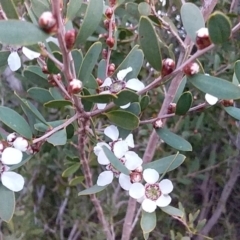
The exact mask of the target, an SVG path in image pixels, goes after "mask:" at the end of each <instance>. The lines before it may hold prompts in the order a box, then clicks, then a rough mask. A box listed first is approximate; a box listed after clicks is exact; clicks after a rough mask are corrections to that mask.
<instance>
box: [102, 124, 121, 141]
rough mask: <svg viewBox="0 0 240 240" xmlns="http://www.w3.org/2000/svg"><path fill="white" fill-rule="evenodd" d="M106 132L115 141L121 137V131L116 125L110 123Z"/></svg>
mask: <svg viewBox="0 0 240 240" xmlns="http://www.w3.org/2000/svg"><path fill="white" fill-rule="evenodd" d="M104 134H105V135H106V136H107V137H109V138H111V139H112V140H113V141H116V140H118V137H119V131H118V128H117V127H116V126H114V125H110V126H108V127H106V128H105V129H104Z"/></svg>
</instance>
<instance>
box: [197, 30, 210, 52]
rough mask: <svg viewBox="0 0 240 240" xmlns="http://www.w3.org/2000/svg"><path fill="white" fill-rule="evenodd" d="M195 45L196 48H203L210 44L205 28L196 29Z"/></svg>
mask: <svg viewBox="0 0 240 240" xmlns="http://www.w3.org/2000/svg"><path fill="white" fill-rule="evenodd" d="M196 45H197V47H198V49H204V48H206V47H208V46H209V45H211V40H210V37H209V33H208V29H207V28H200V29H199V30H198V31H197V36H196Z"/></svg>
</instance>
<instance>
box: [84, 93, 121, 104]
mask: <svg viewBox="0 0 240 240" xmlns="http://www.w3.org/2000/svg"><path fill="white" fill-rule="evenodd" d="M81 98H82V99H85V100H87V101H90V102H94V103H109V102H111V101H112V100H113V99H116V98H117V96H116V95H114V94H98V95H81Z"/></svg>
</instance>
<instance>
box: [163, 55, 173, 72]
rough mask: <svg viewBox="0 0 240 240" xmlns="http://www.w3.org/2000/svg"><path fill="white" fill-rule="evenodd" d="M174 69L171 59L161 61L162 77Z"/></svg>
mask: <svg viewBox="0 0 240 240" xmlns="http://www.w3.org/2000/svg"><path fill="white" fill-rule="evenodd" d="M174 69H175V62H174V61H173V60H172V59H171V58H166V59H163V60H162V77H165V76H167V75H168V74H170V73H172V72H173V71H174Z"/></svg>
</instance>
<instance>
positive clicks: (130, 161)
mask: <svg viewBox="0 0 240 240" xmlns="http://www.w3.org/2000/svg"><path fill="white" fill-rule="evenodd" d="M125 158H126V162H125V166H126V168H127V169H129V170H131V171H132V170H135V169H136V168H138V167H140V166H141V165H142V163H143V160H142V159H141V158H140V157H139V156H138V155H137V154H136V153H135V152H133V151H128V152H126V153H125Z"/></svg>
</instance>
